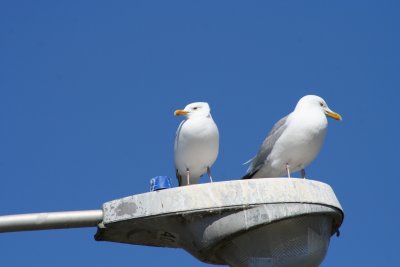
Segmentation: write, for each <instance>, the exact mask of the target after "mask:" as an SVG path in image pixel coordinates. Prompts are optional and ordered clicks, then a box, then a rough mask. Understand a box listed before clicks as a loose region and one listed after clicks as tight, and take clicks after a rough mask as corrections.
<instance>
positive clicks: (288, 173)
mask: <svg viewBox="0 0 400 267" xmlns="http://www.w3.org/2000/svg"><path fill="white" fill-rule="evenodd" d="M286 171H287V177H288V178H292V177H290V165H289V163H286Z"/></svg>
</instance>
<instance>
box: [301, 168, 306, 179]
mask: <svg viewBox="0 0 400 267" xmlns="http://www.w3.org/2000/svg"><path fill="white" fill-rule="evenodd" d="M301 178H303V179H306V170H304V169H301Z"/></svg>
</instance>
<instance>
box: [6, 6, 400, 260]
mask: <svg viewBox="0 0 400 267" xmlns="http://www.w3.org/2000/svg"><path fill="white" fill-rule="evenodd" d="M399 10H400V6H399V4H398V1H351V3H350V1H251V2H250V1H247V2H237V1H179V2H176V1H172V2H170V1H159V2H155V1H114V2H111V1H73V2H71V1H63V2H62V3H61V2H60V1H7V2H6V1H3V2H2V3H1V4H0V35H1V39H0V125H1V130H0V181H1V187H0V214H14V213H28V212H41V211H60V210H80V209H98V208H100V207H101V205H102V203H104V202H106V201H109V200H113V199H117V198H120V197H124V196H128V195H132V194H137V193H141V192H146V191H148V189H149V179H150V178H151V177H153V176H156V175H168V176H170V177H171V178H173V182H174V184H175V185H176V181H175V178H174V167H173V140H174V135H175V130H176V128H177V126H178V124H179V122H180V118H176V117H174V116H173V111H174V110H175V109H177V108H183V107H184V106H185V105H186V104H188V103H190V102H194V101H207V102H209V103H210V105H211V108H212V114H213V117H214V119H215V121H216V122H217V124H218V126H219V129H220V137H221V146H220V154H219V158H218V160H217V162H216V163H215V165H214V168H213V172H214V178H215V180H217V181H220V180H230V179H237V178H238V177H240V176H241V175H243V174H244V173H245V169H246V167H245V166H243V165H242V163H243V162H245V161H247V160H248V159H249V158H250V157H251V156H253V155H254V153H256V151H257V149H258V147H259V145H260V143H261V141H262V140H263V139H264V137H265V135H266V134H267V133H268V131H269V130H270V128H271V127H272V125H273V124H274V123H275V122H276V121H277V120H278V119H279V118H281V117H283V116H284V115H286V114H287V113H289V112H290V111H291V110H292V109H293V108H294V106H295V104H296V102H297V100H298V99H299V98H300V97H301V96H303V95H306V94H317V95H320V96H322V97H323V98H324V99H325V100H326V101H327V103H328V105H329V106H330V107H331V108H332V109H333V110H335V111H337V112H339V113H340V114H342V115H343V118H344V120H343V121H342V122H337V121H334V120H329V129H328V135H327V139H326V142H325V145H324V147H323V150H322V152H321V154H320V155H319V157H318V158H317V159H316V160H315V161H314V162H313V163H312V164H311V165H310V166H309V167H308V168H307V173H308V176H309V177H310V178H313V179H317V180H321V181H323V182H326V183H328V184H330V185H331V186H332V187H333V188H334V190H335V192H336V194H337V197H338V198H339V200H340V202H341V204H342V206H343V208H344V210H345V214H346V216H345V221H344V224H343V226H342V228H341V236H340V237H339V238H336V237H333V238H332V240H331V245H330V249H329V252H328V255H327V257H326V259H325V261H324V263H323V264H322V266H325V267H327V266H328V267H330V266H395V265H396V264H398V260H397V258H398V240H399V238H400V233H399V231H400V230H399V227H398V226H397V224H398V221H399V219H400V218H399V217H400V215H399V212H398V211H399V208H398V204H399V201H400V197H399V193H398V192H399V189H398V188H399V186H400V179H399V175H398V172H397V167H398V161H399V150H400V146H399V142H398V141H397V139H398V137H399V136H400V131H399V117H398V116H399V114H398V113H399V111H398V100H399V96H400V93H399V90H400V74H399V73H400V64H399V63H400V53H399V48H400V34H399V32H400V31H399V25H400V17H399ZM204 181H206V179H203V182H204ZM94 233H95V229H94V228H87V229H76V230H54V231H39V232H22V233H9V234H0V250H1V265H2V266H3V265H4V266H97V267H100V266H127V265H131V266H160V264H163V265H164V266H204V264H203V263H201V262H198V261H197V260H196V259H194V258H192V256H190V255H189V254H188V253H186V252H185V251H182V250H176V249H161V248H152V247H140V246H130V245H123V244H114V243H107V242H96V241H94V240H93V235H94ZM177 260H179V262H178V263H177Z"/></svg>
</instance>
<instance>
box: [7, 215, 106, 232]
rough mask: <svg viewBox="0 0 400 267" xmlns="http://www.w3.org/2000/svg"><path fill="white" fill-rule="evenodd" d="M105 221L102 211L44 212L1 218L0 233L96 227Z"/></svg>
mask: <svg viewBox="0 0 400 267" xmlns="http://www.w3.org/2000/svg"><path fill="white" fill-rule="evenodd" d="M102 220H103V211H102V210H82V211H64V212H42V213H28V214H18V215H5V216H0V233H4V232H16V231H30V230H47V229H62V228H80V227H94V226H97V225H98V224H99V223H100V222H101V221H102Z"/></svg>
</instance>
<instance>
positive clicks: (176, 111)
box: [174, 109, 189, 116]
mask: <svg viewBox="0 0 400 267" xmlns="http://www.w3.org/2000/svg"><path fill="white" fill-rule="evenodd" d="M187 114H189V112H188V111H186V110H182V109H178V110H175V112H174V115H175V116H186V115H187Z"/></svg>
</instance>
